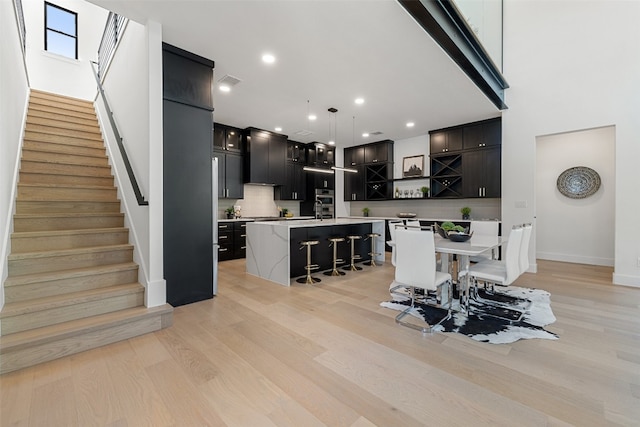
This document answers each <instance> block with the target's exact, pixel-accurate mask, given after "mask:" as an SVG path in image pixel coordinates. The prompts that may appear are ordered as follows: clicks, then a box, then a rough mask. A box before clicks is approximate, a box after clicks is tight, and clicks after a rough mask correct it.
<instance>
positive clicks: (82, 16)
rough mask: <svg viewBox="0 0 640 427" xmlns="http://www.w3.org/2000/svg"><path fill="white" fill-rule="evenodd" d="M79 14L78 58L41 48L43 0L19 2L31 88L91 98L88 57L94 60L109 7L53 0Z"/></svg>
mask: <svg viewBox="0 0 640 427" xmlns="http://www.w3.org/2000/svg"><path fill="white" fill-rule="evenodd" d="M51 3H53V4H55V5H56V6H60V7H63V8H65V9H68V10H70V11H73V12H76V13H77V14H78V59H77V60H75V59H70V58H67V57H64V56H60V55H56V54H52V53H49V52H47V51H45V50H44V1H37V0H27V1H23V2H22V7H23V8H24V17H25V21H26V27H27V66H28V68H29V79H30V82H31V87H32V88H33V89H39V90H43V91H46V92H53V93H57V94H60V95H66V96H71V97H74V98H80V99H86V100H93V97H94V96H95V94H96V82H95V78H94V77H93V74H92V71H91V64H90V62H89V61H91V60H93V61H96V60H97V57H98V46H99V45H100V39H101V38H102V32H103V30H104V26H105V23H106V19H107V15H108V13H109V12H108V11H106V10H104V9H102V8H101V7H98V6H95V5H93V4H90V3H88V2H85V1H83V0H52V1H51Z"/></svg>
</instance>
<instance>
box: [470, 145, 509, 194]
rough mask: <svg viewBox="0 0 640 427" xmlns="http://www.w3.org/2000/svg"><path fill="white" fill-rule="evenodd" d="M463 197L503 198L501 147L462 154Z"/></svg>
mask: <svg viewBox="0 0 640 427" xmlns="http://www.w3.org/2000/svg"><path fill="white" fill-rule="evenodd" d="M462 193H463V194H462V196H463V197H492V198H496V197H500V196H501V150H500V147H499V146H493V147H489V148H484V149H481V150H470V151H465V152H464V153H463V154H462Z"/></svg>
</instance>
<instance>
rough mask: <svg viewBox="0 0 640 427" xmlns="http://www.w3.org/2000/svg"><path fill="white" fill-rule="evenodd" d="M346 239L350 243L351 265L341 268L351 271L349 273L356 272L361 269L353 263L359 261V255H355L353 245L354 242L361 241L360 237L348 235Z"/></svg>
mask: <svg viewBox="0 0 640 427" xmlns="http://www.w3.org/2000/svg"><path fill="white" fill-rule="evenodd" d="M347 239H349V240H350V241H351V264H349V265H347V266H345V267H342V268H343V269H345V270H351V271H358V270H362V267H358V266H357V265H356V264H355V262H356V260H357V259H360V258H361V257H360V255H358V254H356V253H355V251H356V250H355V246H354V243H355V241H356V240H358V239H362V236H360V235H358V234H350V235H348V236H347Z"/></svg>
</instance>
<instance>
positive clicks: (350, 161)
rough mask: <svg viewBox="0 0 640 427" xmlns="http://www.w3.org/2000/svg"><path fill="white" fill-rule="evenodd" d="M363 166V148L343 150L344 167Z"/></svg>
mask: <svg viewBox="0 0 640 427" xmlns="http://www.w3.org/2000/svg"><path fill="white" fill-rule="evenodd" d="M362 164H364V147H363V146H358V147H349V148H345V149H344V165H345V166H346V167H349V166H358V165H362Z"/></svg>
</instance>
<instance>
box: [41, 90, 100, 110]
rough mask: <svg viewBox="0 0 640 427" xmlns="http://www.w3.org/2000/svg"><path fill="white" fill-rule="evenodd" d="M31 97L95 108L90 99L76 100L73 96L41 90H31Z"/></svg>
mask: <svg viewBox="0 0 640 427" xmlns="http://www.w3.org/2000/svg"><path fill="white" fill-rule="evenodd" d="M30 95H31V96H32V97H33V98H39V99H55V100H58V101H60V102H72V103H78V104H82V105H88V106H91V107H93V101H89V100H88V99H81V98H74V97H72V96H67V95H60V94H58V93H53V92H47V91H44V90H39V89H31V94H30Z"/></svg>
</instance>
